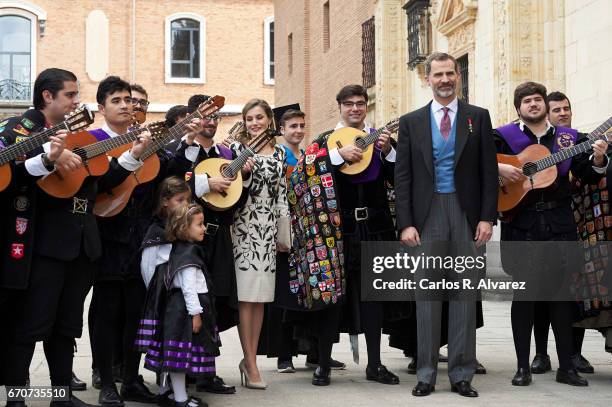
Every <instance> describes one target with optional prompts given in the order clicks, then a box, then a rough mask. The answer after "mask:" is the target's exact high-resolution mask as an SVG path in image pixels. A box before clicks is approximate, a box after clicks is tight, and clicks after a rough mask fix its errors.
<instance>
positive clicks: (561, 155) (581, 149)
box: [535, 117, 612, 171]
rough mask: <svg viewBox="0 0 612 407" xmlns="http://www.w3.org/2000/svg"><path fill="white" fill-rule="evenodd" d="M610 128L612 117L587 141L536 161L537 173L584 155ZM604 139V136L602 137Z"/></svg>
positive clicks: (589, 136) (590, 134)
mask: <svg viewBox="0 0 612 407" xmlns="http://www.w3.org/2000/svg"><path fill="white" fill-rule="evenodd" d="M610 127H612V117H610V118H609V119H608V120H606V121H605V122H603V123H602V124H601V125H600V126H599V127H597V128H596V129H595V130H593V131H592V132H591V133H589V135H588V136H587V141H585V142H582V143H578V144H576V145H574V146H572V147H568V148H564V149H562V150H559V151H557V152H556V153H554V154H551V155H549V156H548V157H545V158H542V159H540V160H537V161H536V162H535V164H536V165H537V171H542V170H545V169H546V168H549V167H552V166H553V165H557V164H559V163H560V162H562V161H565V160H567V159H569V158H572V157H574V156H576V155H578V154H581V153H586V152H587V151H589V150H591V149H592V147H591V144H593V143H594V142H595V141H597V140H602V137H601V136H602V135H603V134H604V133H605V132H606V131H607V130H608V129H609V128H610ZM604 138H605V136H604Z"/></svg>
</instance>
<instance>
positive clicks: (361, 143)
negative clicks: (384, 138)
mask: <svg viewBox="0 0 612 407" xmlns="http://www.w3.org/2000/svg"><path fill="white" fill-rule="evenodd" d="M398 120H399V119H394V120H391V121H390V122H389V123H387V124H385V125H384V126H383V127H381V128H380V129H377V130H376V131H374V132H373V133H369V134H368V135H367V136H365V137H363V138H361V139H359V140H357V142H356V143H355V145H356V146H357V147H359V148H361V149H362V150H365V149H366V148H367V147H368V146H369V145H371V144H374V143H375V142H376V140H378V137H380V135H381V134H382V132H383V131H385V130H389V131H394V129H395V127H396V123H398Z"/></svg>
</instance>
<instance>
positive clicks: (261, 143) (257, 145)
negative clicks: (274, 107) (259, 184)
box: [222, 132, 274, 179]
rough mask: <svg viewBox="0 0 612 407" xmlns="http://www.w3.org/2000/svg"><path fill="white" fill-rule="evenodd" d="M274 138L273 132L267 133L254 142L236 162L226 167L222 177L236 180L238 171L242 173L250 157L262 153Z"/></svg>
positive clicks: (243, 151)
mask: <svg viewBox="0 0 612 407" xmlns="http://www.w3.org/2000/svg"><path fill="white" fill-rule="evenodd" d="M273 136H274V133H273V132H266V133H264V134H261V135H260V136H259V137H257V138H255V139H254V140H252V142H251V144H249V145H248V146H245V148H244V150H242V152H241V153H240V155H239V156H238V157H236V158H235V159H234V160H232V162H231V163H230V164H229V165H228V166H227V167H225V169H224V170H223V173H222V175H223V176H224V177H226V178H230V179H232V178H234V177H235V176H236V174H238V171H240V170H241V169H242V167H244V165H245V164H246V162H247V160H248V159H249V158H250V157H253V156H254V155H255V154H257V153H258V152H260V151H261V150H262V149H263V148H264V147H265V146H266V144H268V143H269V142H270V139H271V137H273Z"/></svg>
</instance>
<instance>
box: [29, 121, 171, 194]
mask: <svg viewBox="0 0 612 407" xmlns="http://www.w3.org/2000/svg"><path fill="white" fill-rule="evenodd" d="M145 131H148V132H149V133H151V139H152V140H155V139H156V138H158V137H162V136H163V135H164V134H165V132H166V131H167V129H166V123H165V121H159V122H153V123H149V124H148V125H146V126H142V127H137V128H134V129H132V130H130V131H128V132H127V133H125V134H122V135H120V136H117V137H111V138H109V139H106V140H102V141H98V140H97V139H96V137H95V136H94V135H93V134H91V133H88V132H86V131H81V132H78V133H73V134H70V135H69V136H68V137H66V148H68V149H69V150H71V151H72V152H73V153H75V154H77V155H78V156H79V157H81V161H82V163H81V165H80V166H79V167H78V168H77V169H76V170H73V171H66V170H64V169H62V168H56V169H55V170H53V171H52V172H51V173H50V174H47V175H45V176H44V177H43V178H41V179H39V180H38V181H37V183H38V186H39V187H40V188H41V189H42V190H43V191H45V192H46V193H47V194H49V195H51V196H54V197H56V198H70V197H73V196H74V195H75V194H76V193H77V192H78V191H79V189H81V186H82V185H83V182H84V181H85V179H86V178H87V177H96V176H101V175H104V174H105V173H106V172H107V171H108V169H109V162H110V157H109V156H108V155H107V153H108V152H109V151H112V150H114V149H117V148H121V147H123V146H124V145H126V144H128V145H129V144H130V143H132V142H133V141H134V140H136V139H137V138H138V137H139V136H140V135H141V134H142V133H144V132H145Z"/></svg>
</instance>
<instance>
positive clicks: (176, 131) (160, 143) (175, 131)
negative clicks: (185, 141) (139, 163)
mask: <svg viewBox="0 0 612 407" xmlns="http://www.w3.org/2000/svg"><path fill="white" fill-rule="evenodd" d="M202 118H203V117H202V114H201V113H200V111H199V110H195V111H194V112H193V113H191V114H189V115H188V116H187V117H185V119H183V120H182V121H181V122H180V123H177V124H175V125H174V126H172V127H170V128H169V129H168V132H167V135H166V136H163V137H159V138H156V139H155V140H153V141H152V142H151V145H150V146H149V147H148V148H147V149H146V150H145V152H144V154H143V155H142V159H143V160H146V159H147V158H149V157H151V156H152V155H153V154H155V153H157V151H159V150H160V149H162V148H163V147H164V146H165V145H166V144H168V143H170V142H171V141H173V140H179V139H181V138H182V137H183V136H184V135H185V132H187V131H188V130H189V129H188V128H187V124H188V123H191V121H192V120H193V119H202Z"/></svg>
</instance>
